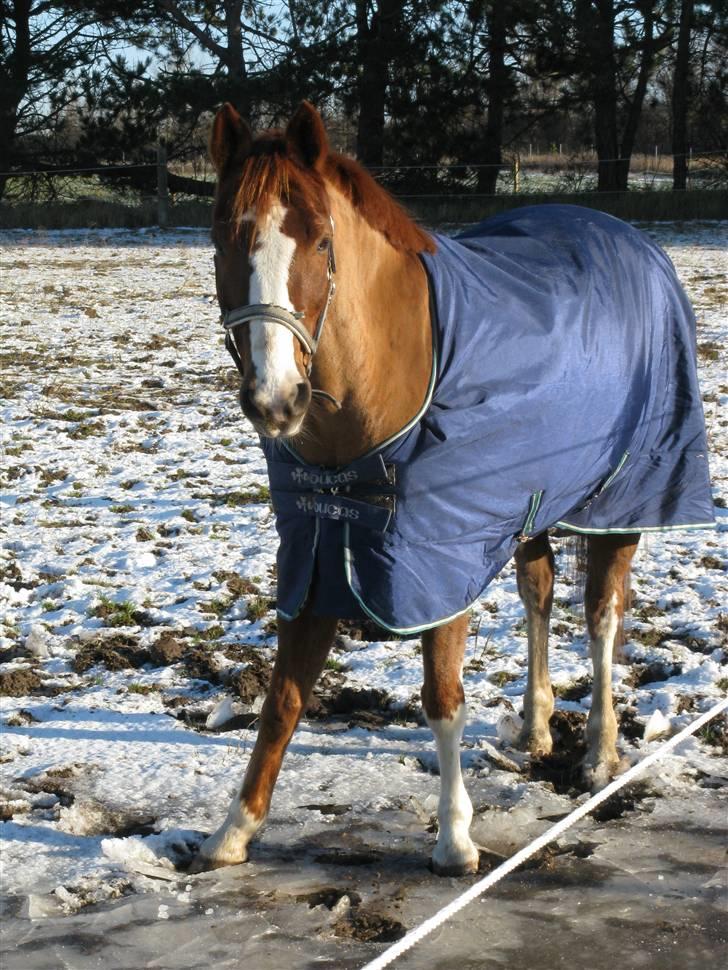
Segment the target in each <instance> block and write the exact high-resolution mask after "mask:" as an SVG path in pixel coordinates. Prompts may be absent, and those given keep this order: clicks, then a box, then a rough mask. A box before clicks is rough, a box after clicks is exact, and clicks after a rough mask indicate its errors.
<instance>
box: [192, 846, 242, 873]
mask: <svg viewBox="0 0 728 970" xmlns="http://www.w3.org/2000/svg"><path fill="white" fill-rule="evenodd" d="M246 861H247V860H246V859H230V860H228V859H216V858H214V857H213V858H211V857H210V856H206V855H202V853H201V852H198V853H197V855H196V856H195V857H194V859H193V860H192V862H191V863H190V864H189V867H188V869H187V873H188V875H190V876H196V875H198V874H199V873H201V872H212V870H213V869H224V868H225V867H226V866H239V865H242V863H243V862H246Z"/></svg>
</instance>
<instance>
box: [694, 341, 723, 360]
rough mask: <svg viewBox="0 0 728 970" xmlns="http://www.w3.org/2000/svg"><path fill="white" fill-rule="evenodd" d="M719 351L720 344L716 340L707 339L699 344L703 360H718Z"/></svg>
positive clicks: (699, 355)
mask: <svg viewBox="0 0 728 970" xmlns="http://www.w3.org/2000/svg"><path fill="white" fill-rule="evenodd" d="M719 351H720V344H717V343H716V342H715V341H714V340H705V341H703V343H702V344H698V357H702V358H703V360H718V358H719V357H720V353H719Z"/></svg>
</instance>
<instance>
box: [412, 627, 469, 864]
mask: <svg viewBox="0 0 728 970" xmlns="http://www.w3.org/2000/svg"><path fill="white" fill-rule="evenodd" d="M468 622H469V621H468V617H467V616H461V617H458V618H457V619H456V620H453V621H452V622H450V623H447V624H446V625H444V626H441V627H438V628H437V629H435V630H428V631H427V632H426V633H424V634H423V636H422V656H423V661H424V668H425V679H424V683H423V685H422V704H423V706H424V709H425V715H426V717H427V723H428V724H429V726H430V728H431V729H432V733H433V734H434V735H435V743H436V745H437V757H438V760H439V763H440V804H439V807H438V822H439V832H438V836H437V845H436V846H435V849H434V851H433V853H432V868H433V870H434V872H436V873H437V874H438V875H440V876H460V875H464V874H465V873H468V872H475V871H476V870H477V868H478V850H477V849H476V848H475V846H474V845H473V843H472V841H471V839H470V835H469V834H468V830H469V829H470V822H471V819H472V817H473V806H472V805H471V803H470V799H469V798H468V794H467V792H466V791H465V785H464V784H463V776H462V772H461V769H460V740H461V738H462V734H463V729H464V727H465V718H466V713H465V694H464V692H463V684H462V680H461V679H460V674H461V671H462V665H463V656H464V654H465V640H466V636H467V631H468Z"/></svg>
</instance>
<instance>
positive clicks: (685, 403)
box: [263, 206, 713, 633]
mask: <svg viewBox="0 0 728 970" xmlns="http://www.w3.org/2000/svg"><path fill="white" fill-rule="evenodd" d="M437 243H438V251H437V253H436V254H435V255H432V256H431V255H425V256H424V257H423V259H424V264H425V267H426V269H427V273H428V276H429V280H430V285H431V289H432V296H433V301H432V302H433V334H434V337H435V346H436V354H435V360H434V366H433V380H432V384H431V387H430V389H429V392H428V396H427V399H426V400H425V401H424V402H423V406H422V409H421V412H420V414H419V415H418V416H417V418H416V420H415V421H414V422H413V423H412V424H411V426H409V427H408V428H407V429H405V430H403V432H402V433H401V434H400V435H399V436H397V437H396V438H395V439H394V440H392V441H390V442H385V443H384V445H383V446H381V447H380V448H379V449H377V450H376V451H375V452H374V453H372V455H371V456H370V457H369V458H368V459H365V460H364V461H360V462H355V463H354V464H353V465H351V466H349V468H348V469H339V470H337V471H336V472H329V473H328V475H329V477H328V478H326V473H324V472H322V470H321V469H314V468H312V467H311V466H307V465H305V464H304V463H303V462H302V461H301V460H300V459H299V458H298V457H297V456H296V455H295V454H294V453H293V452H292V451H290V450H288V449H287V448H286V447H285V446H284V445H281V444H280V443H277V442H274V441H271V440H266V441H264V442H263V447H264V450H265V453H266V458H267V459H268V463H269V471H270V473H271V491H272V496H273V503H274V507H275V509H276V514H277V523H278V529H279V532H280V536H281V546H280V551H279V557H278V582H279V600H278V605H279V610H280V612H281V613H282V615H283V616H287V617H292V616H295V615H296V614H297V612H298V611H299V610H300V609H301V607H302V605H303V604H304V602H305V601H306V599H307V597H308V595H309V592H311V595H313V597H314V602H313V608H314V610H315V611H316V612H318V613H322V614H333V615H336V616H341V617H355V616H361V615H367V616H369V617H371V618H373V619H375V620H376V621H377V622H378V623H380V624H381V625H382V626H385V627H388V628H389V629H392V630H395V631H397V632H403V633H405V632H416V631H418V630H421V629H425V628H427V627H430V626H436V625H438V624H439V623H442V622H444V621H445V620H447V619H450V618H452V617H453V616H455V615H457V614H458V613H460V612H462V611H464V610H466V609H467V608H468V606H469V605H470V604H471V603H472V602H473V601H474V600H475V599H476V598H477V597H478V596H479V595H480V593H481V592H482V591H483V589H484V588H485V587H486V586H487V584H488V583H489V582H490V581H491V579H492V578H493V577H494V576H495V575H496V573H498V571H499V570H500V569H501V568H502V567H503V565H504V564H505V563H506V562H507V561H508V560H509V559H510V558H511V556H512V555H513V552H514V550H515V547H516V544H517V542H518V541H519V538H521V539H523V538H525V537H527V536H530V535H535V534H537V533H539V532H542V531H543V530H544V529H547V528H549V527H550V526H559V527H562V528H567V529H572V530H574V531H581V532H587V533H608V532H617V533H628V532H642V531H646V530H662V529H673V528H705V527H710V526H712V525H713V504H712V500H711V494H710V483H709V477H708V462H707V456H706V448H707V446H706V436H705V424H704V419H703V411H702V405H701V400H700V393H699V389H698V382H697V373H696V365H695V359H696V355H695V321H694V317H693V314H692V311H691V308H690V305H689V303H688V300H687V298H686V296H685V294H684V293H683V291H682V289H681V287H680V284H679V283H678V280H677V278H676V275H675V270H674V268H673V266H672V264H671V263H670V261H669V259H668V258H667V256H666V255H665V254H664V253H663V252H662V250H661V249H659V248H658V247H657V246H656V245H654V244H653V243H652V242H651V241H650V240H649V239H648V238H647V237H646V236H645V235H643V234H642V233H640V232H638V231H636V230H635V229H633V228H631V227H630V226H628V225H626V224H624V223H622V222H620V221H618V220H617V219H614V218H612V217H610V216H607V215H604V214H602V213H599V212H596V211H593V210H591V209H582V208H577V207H572V206H539V207H532V208H526V209H519V210H516V211H514V212H510V213H506V214H504V215H501V216H498V217H496V218H494V219H490V220H488V221H487V222H484V223H482V224H481V225H479V226H477V227H476V228H474V229H472V230H469V231H468V232H466V233H463V234H462V235H460V236H458V237H457V238H456V239H449V238H445V237H437ZM402 379H406V377H405V375H402ZM385 467H386V472H385ZM332 475H333V476H334V477H331V476H332ZM322 476H323V477H322ZM387 479H388V480H389V484H387ZM372 495H379V496H384V497H383V498H381V497H380V498H378V499H374V501H375V502H378V503H379V504H378V505H377V504H375V505H372V504H371V502H372ZM342 496H343V497H342ZM382 506H386V507H388V508H389V509H390V512H387V508H383V507H382ZM390 513H391V514H390ZM314 575H315V576H316V582H315V584H314V585H313V586H311V583H312V579H313V577H314Z"/></svg>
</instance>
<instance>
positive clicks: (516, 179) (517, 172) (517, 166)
mask: <svg viewBox="0 0 728 970" xmlns="http://www.w3.org/2000/svg"><path fill="white" fill-rule="evenodd" d="M520 191H521V156H520V155H519V153H518V152H516V154H515V155H514V156H513V193H514V195H518V193H519V192H520Z"/></svg>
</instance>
